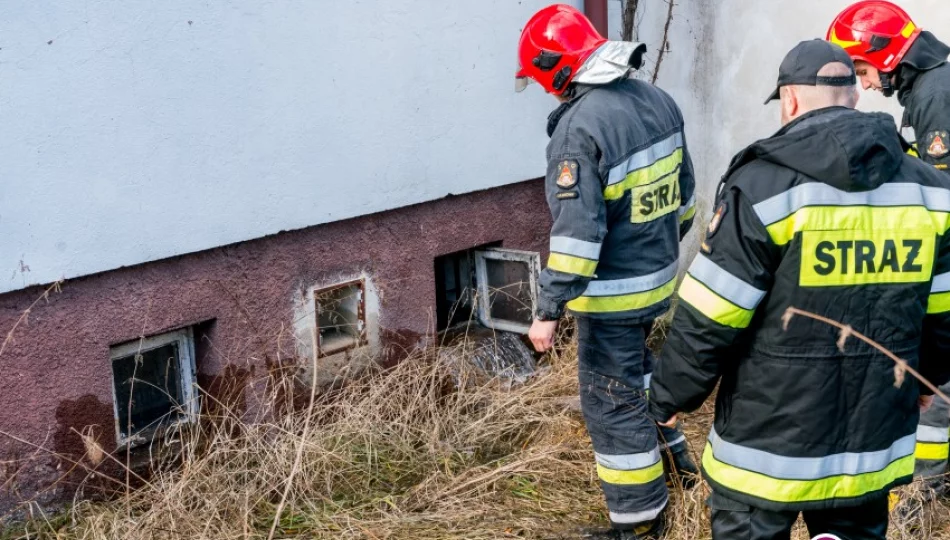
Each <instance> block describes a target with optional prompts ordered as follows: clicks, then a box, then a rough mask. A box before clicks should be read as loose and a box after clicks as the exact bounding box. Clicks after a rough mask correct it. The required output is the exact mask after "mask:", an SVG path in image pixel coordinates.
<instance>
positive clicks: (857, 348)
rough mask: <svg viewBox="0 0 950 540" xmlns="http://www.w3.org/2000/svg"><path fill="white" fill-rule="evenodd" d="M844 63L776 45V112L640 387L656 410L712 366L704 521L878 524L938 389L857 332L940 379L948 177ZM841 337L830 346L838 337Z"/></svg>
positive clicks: (745, 162)
mask: <svg viewBox="0 0 950 540" xmlns="http://www.w3.org/2000/svg"><path fill="white" fill-rule="evenodd" d="M856 83H857V77H856V74H855V71H854V65H853V63H852V61H851V59H850V58H849V56H848V55H847V54H846V53H845V51H844V50H843V49H841V48H840V47H839V46H837V45H834V44H832V43H829V42H827V41H824V40H817V39H816V40H811V41H806V42H802V43H800V44H799V45H797V46H796V47H795V48H794V49H793V50H792V51H791V52H790V53H789V54H788V56H786V58H785V60H784V61H783V62H782V65H781V68H780V70H779V77H778V88H777V89H776V91H775V92H774V93H773V94H772V96H770V98H769V100H770V101H771V100H772V99H780V101H781V110H782V123H783V127H782V129H780V130H779V131H778V132H777V133H776V134H774V135H773V136H771V137H769V138H767V139H764V140H762V141H759V142H756V143H754V144H752V145H751V146H749V147H748V148H746V149H745V150H743V151H742V152H740V153H739V154H738V155H737V156H736V157H734V158H733V160H732V162H731V164H730V166H729V169H728V171H727V172H726V174H725V176H724V177H723V183H722V185H721V189H720V191H719V193H718V195H717V200H716V210H715V211H714V214H713V218H712V220H711V221H710V223H709V226H708V228H707V231H706V238H705V240H704V242H703V243H702V245H701V248H700V253H699V254H698V255H697V256H696V258H695V259H694V260H693V262H692V264H691V265H690V267H689V270H688V272H687V275H686V276H685V278H684V280H683V282H682V285H681V286H680V289H679V298H680V303H679V307H678V308H677V311H676V314H675V316H674V320H673V324H672V328H671V332H670V335H669V339H668V341H667V343H666V344H665V346H664V348H663V351H662V354H661V356H660V361H659V363H658V365H657V369H656V371H655V372H654V375H653V380H652V383H651V387H650V409H651V414H652V416H653V417H654V419H656V420H658V421H660V422H661V423H669V422H671V421H675V418H676V416H677V414H676V413H677V412H678V411H692V410H694V409H696V408H698V407H699V406H700V405H701V404H702V403H703V402H704V401H705V400H706V398H707V397H709V395H710V394H711V393H712V392H713V389H714V388H715V387H716V385H717V383H718V384H719V390H718V394H717V397H716V412H715V419H714V424H713V428H712V430H711V433H710V434H709V439H708V443H707V445H706V449H705V452H704V454H703V459H702V470H703V474H704V476H705V478H706V479H707V480H708V482H709V484H710V485H711V487H712V495H711V497H710V499H709V501H708V504H709V506H710V507H711V509H712V528H713V538H715V539H733V538H744V539H750V540H771V539H779V538H783V539H786V540H787V539H788V538H789V534H790V529H791V527H792V525H793V524H794V523H795V521H796V519H797V518H798V515H799V513H804V518H805V522H806V524H807V525H808V528H809V530H810V532H811V533H812V534H813V535H817V534H835V535H838V536H840V537H842V538H847V539H850V540H861V539H882V540H883V539H884V538H885V533H886V530H887V525H888V501H887V494H888V490H889V489H890V488H892V487H894V486H897V485H902V484H907V483H909V482H910V481H911V478H912V475H913V471H914V446H915V435H916V429H917V427H916V426H917V421H918V415H919V410H920V409H925V408H926V407H928V406H929V404H930V403H932V400H933V396H925V395H923V394H928V393H930V392H928V391H927V390H926V388H924V387H922V386H919V385H918V383H917V381H916V379H914V378H913V377H911V376H909V375H908V376H906V377H903V378H901V377H898V376H897V375H896V374H895V369H894V368H895V365H894V363H893V361H892V360H890V359H889V358H888V357H887V356H885V355H884V354H882V353H880V352H878V350H877V349H874V348H872V347H870V346H869V345H867V344H865V343H864V342H862V341H859V340H857V339H855V338H853V337H852V338H850V339H848V334H847V333H844V334H843V335H842V333H841V332H839V331H838V329H836V328H834V327H832V326H829V325H826V324H824V323H822V322H818V321H815V320H812V319H810V318H807V317H802V316H797V317H794V318H791V319H789V316H788V312H787V309H788V308H789V307H790V306H795V307H797V308H800V309H803V310H807V311H810V312H813V313H816V314H819V315H822V316H825V317H827V318H830V319H833V320H835V321H840V322H841V323H844V324H846V325H849V327H850V328H851V329H853V330H856V331H859V332H861V333H863V334H864V335H866V336H868V337H870V338H871V339H873V340H875V341H877V342H878V343H880V344H881V345H883V346H884V347H887V348H888V349H890V350H891V351H894V352H895V353H896V354H898V355H899V356H900V357H902V358H904V359H906V360H907V361H908V363H909V364H910V365H911V366H913V367H914V368H916V369H917V370H918V371H919V372H920V373H921V374H922V375H923V376H924V377H926V378H928V379H929V380H930V381H933V382H934V383H936V384H942V383H945V382H947V381H948V380H950V362H947V360H946V359H947V358H948V354H950V235H947V231H948V228H950V176H948V175H946V174H943V173H941V172H938V171H937V170H936V169H934V168H933V167H932V166H930V165H928V164H926V163H924V162H923V161H921V160H919V159H916V158H914V157H911V156H909V155H907V154H905V153H904V149H903V146H902V142H903V140H902V139H901V137H900V134H899V133H898V131H897V129H896V125H895V122H894V119H893V118H892V117H891V116H889V115H887V114H883V113H863V112H858V111H855V110H854V109H853V107H854V106H855V104H856V103H857V98H858V90H857V88H856ZM839 347H840V348H839Z"/></svg>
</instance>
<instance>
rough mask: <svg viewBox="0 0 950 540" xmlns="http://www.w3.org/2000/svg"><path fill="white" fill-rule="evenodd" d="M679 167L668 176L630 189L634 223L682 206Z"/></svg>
mask: <svg viewBox="0 0 950 540" xmlns="http://www.w3.org/2000/svg"><path fill="white" fill-rule="evenodd" d="M679 176H680V175H679V168H678V167H677V170H675V171H673V172H672V173H670V174H668V175H667V176H665V177H663V178H661V179H659V180H657V181H656V182H653V183H652V184H648V185H646V186H639V187H635V188H633V189H631V190H630V195H631V198H632V200H633V208H632V210H631V214H630V221H631V222H632V223H647V222H650V221H653V220H656V219H659V218H661V217H663V216H665V215H667V214H671V213H673V212H676V211H677V210H679V208H680V204H681V202H682V201H681V197H680V187H679V186H680V182H679Z"/></svg>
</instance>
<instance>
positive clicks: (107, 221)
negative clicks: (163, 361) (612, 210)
mask: <svg viewBox="0 0 950 540" xmlns="http://www.w3.org/2000/svg"><path fill="white" fill-rule="evenodd" d="M547 3H550V2H547V1H545V0H519V1H517V2H516V1H513V0H480V1H476V0H453V1H451V2H444V1H441V0H415V1H405V0H404V1H393V2H380V1H370V0H352V1H347V2H331V1H329V0H309V1H306V0H281V1H254V2H252V1H244V2H224V1H212V2H194V1H190V0H167V1H164V2H146V1H144V0H132V1H124V2H120V1H118V0H82V1H72V0H6V1H5V2H3V9H0V126H2V128H0V174H2V176H0V293H2V292H5V291H9V290H14V289H17V288H21V287H24V286H27V285H31V284H37V283H46V282H50V281H53V280H56V279H59V278H63V277H66V278H70V277H76V276H81V275H85V274H90V273H94V272H99V271H103V270H109V269H113V268H117V267H120V266H127V265H132V264H137V263H142V262H146V261H151V260H156V259H160V258H164V257H169V256H173V255H178V254H182V253H188V252H194V251H198V250H202V249H206V248H211V247H215V246H219V245H224V244H228V243H232V242H238V241H242V240H247V239H251V238H257V237H261V236H265V235H268V234H273V233H277V232H279V231H282V230H290V229H297V228H302V227H307V226H310V225H316V224H320V223H325V222H330V221H335V220H340V219H345V218H349V217H353V216H358V215H363V214H368V213H372V212H378V211H382V210H386V209H391V208H397V207H400V206H404V205H409V204H413V203H418V202H422V201H427V200H433V199H436V198H440V197H443V196H445V195H446V194H449V193H455V194H458V193H463V192H471V191H475V190H480V189H485V188H491V187H494V186H499V185H503V184H506V183H512V182H516V181H520V180H525V179H528V178H533V177H537V176H541V175H542V174H543V172H544V169H545V166H544V154H543V149H544V145H545V144H546V141H547V137H546V136H545V134H544V125H545V117H546V115H547V113H548V112H549V111H550V110H551V109H552V108H553V107H554V105H555V104H554V103H553V102H552V100H551V99H550V98H549V97H547V96H545V95H544V94H543V93H542V92H541V91H540V89H539V88H537V87H534V88H531V89H530V91H529V92H527V93H525V94H521V95H516V94H514V93H513V80H512V78H513V73H514V69H515V65H516V60H515V58H516V44H517V40H518V36H519V32H520V29H521V26H522V24H523V23H524V22H525V21H526V20H527V19H528V18H529V17H530V15H531V14H532V13H533V12H534V11H535V10H537V9H539V8H540V7H541V6H542V5H545V4H547ZM573 3H574V4H576V5H580V4H581V1H580V0H576V1H575V2H573ZM538 211H539V212H543V211H545V210H544V209H538Z"/></svg>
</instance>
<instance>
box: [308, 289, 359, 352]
mask: <svg viewBox="0 0 950 540" xmlns="http://www.w3.org/2000/svg"><path fill="white" fill-rule="evenodd" d="M354 285H355V286H356V287H357V289H358V293H357V294H359V298H358V300H357V304H356V305H357V308H356V320H357V335H356V339H355V340H354V342H353V343H351V344H349V345H346V346H343V347H338V348H335V349H331V350H329V351H324V350H323V339H322V338H321V337H320V298H319V297H320V295H321V294H324V293H330V292H333V291H337V290H340V289H345V288H347V287H352V286H354ZM313 309H314V311H313V327H314V332H316V346H317V350H316V351H314V354H316V355H317V358H318V359H319V358H327V357H330V356H335V355H338V354H341V353H345V352H347V351H352V350H354V349H359V348H360V347H363V346H365V345H366V344H367V342H368V341H367V336H366V282H365V280H363V279H354V280H351V281H345V282H343V283H335V284H333V285H330V286H327V287H314V288H313Z"/></svg>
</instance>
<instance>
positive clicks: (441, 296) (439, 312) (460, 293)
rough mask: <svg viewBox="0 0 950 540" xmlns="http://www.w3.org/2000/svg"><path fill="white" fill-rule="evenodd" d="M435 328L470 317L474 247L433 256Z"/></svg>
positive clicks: (472, 295)
mask: <svg viewBox="0 0 950 540" xmlns="http://www.w3.org/2000/svg"><path fill="white" fill-rule="evenodd" d="M435 297H436V309H435V313H436V330H438V331H440V332H441V331H443V330H445V329H447V328H449V327H452V326H455V325H457V324H464V323H466V322H468V321H470V320H472V315H473V314H474V313H475V310H474V298H475V255H474V250H466V251H460V252H457V253H450V254H448V255H443V256H441V257H436V259H435Z"/></svg>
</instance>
